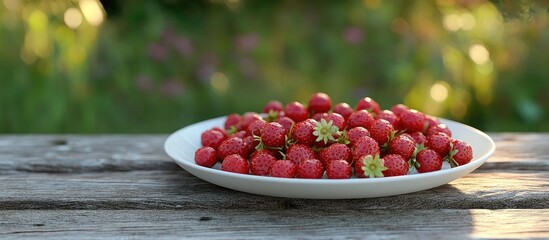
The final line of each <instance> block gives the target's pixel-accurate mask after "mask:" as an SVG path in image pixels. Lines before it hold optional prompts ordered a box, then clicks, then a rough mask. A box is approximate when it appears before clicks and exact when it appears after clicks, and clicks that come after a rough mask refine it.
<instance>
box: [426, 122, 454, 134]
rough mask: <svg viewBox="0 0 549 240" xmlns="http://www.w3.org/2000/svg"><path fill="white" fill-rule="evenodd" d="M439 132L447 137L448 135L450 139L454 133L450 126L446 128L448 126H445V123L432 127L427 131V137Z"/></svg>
mask: <svg viewBox="0 0 549 240" xmlns="http://www.w3.org/2000/svg"><path fill="white" fill-rule="evenodd" d="M437 132H442V133H445V134H446V135H448V137H452V132H451V131H450V129H449V128H448V126H446V124H444V123H440V124H437V125H434V126H430V127H429V128H428V129H427V136H430V135H433V134H435V133H437Z"/></svg>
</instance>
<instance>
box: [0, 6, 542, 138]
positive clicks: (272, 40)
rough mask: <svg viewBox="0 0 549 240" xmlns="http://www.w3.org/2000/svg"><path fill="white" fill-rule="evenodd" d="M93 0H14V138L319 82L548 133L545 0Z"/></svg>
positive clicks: (8, 41) (149, 118) (1, 90)
mask: <svg viewBox="0 0 549 240" xmlns="http://www.w3.org/2000/svg"><path fill="white" fill-rule="evenodd" d="M83 1H88V2H90V1H91V2H94V1H95V0H83ZM83 1H80V2H78V1H66V2H57V3H56V4H49V3H44V2H41V1H38V2H37V1H22V2H21V3H20V4H18V5H17V4H16V5H13V2H17V1H4V2H3V5H2V3H0V36H1V37H0V39H1V41H0V56H1V58H0V72H1V73H2V75H1V77H0V117H1V118H0V132H1V133H26V132H38V133H40V132H47V133H53V132H75V133H118V132H171V131H174V130H175V129H178V128H180V127H182V126H184V125H187V124H191V123H193V122H196V121H200V120H205V119H208V118H211V117H216V116H221V115H226V114H229V113H232V112H239V113H243V112H246V111H261V109H262V107H263V105H264V104H265V103H266V102H267V101H269V100H271V99H278V100H280V101H282V102H284V103H287V102H289V101H291V100H300V101H302V102H306V101H307V100H308V98H309V96H310V95H311V94H312V93H313V92H316V91H322V92H325V93H328V94H329V95H330V96H331V97H332V100H333V101H334V104H335V103H336V102H348V103H349V104H350V105H351V106H353V105H354V104H355V103H356V102H357V100H358V99H360V98H361V97H365V96H370V97H372V98H374V99H375V100H376V101H378V102H379V103H380V104H381V106H382V107H383V108H389V107H391V106H392V105H393V104H397V103H405V104H407V105H408V106H410V107H412V108H416V109H418V110H421V111H425V112H427V113H430V114H433V115H437V116H440V117H445V118H450V119H454V120H457V121H461V122H464V123H467V124H471V125H473V126H475V127H478V128H480V129H482V130H486V131H548V130H549V121H547V114H548V113H547V112H548V111H547V110H548V104H549V99H548V94H546V93H545V92H546V91H547V89H549V80H548V79H549V71H547V70H546V66H547V65H548V64H549V54H548V53H547V49H549V45H548V44H549V14H548V11H547V10H548V5H547V4H546V3H545V2H542V1H520V3H519V1H494V2H489V1H472V2H470V1H456V2H454V1H448V0H446V1H411V2H406V3H405V4H404V3H402V2H399V1H388V2H387V1H375V0H365V1H314V2H310V1H251V0H248V1H244V0H240V1H238V0H233V1H222V0H210V1H167V0H166V1H106V2H105V4H106V3H108V5H103V6H104V7H105V9H106V16H105V19H104V20H103V21H102V22H101V23H100V24H99V25H94V24H93V19H92V20H90V19H91V18H90V16H89V15H86V10H87V9H86V6H84V5H83V4H82V2H83ZM10 4H11V5H10ZM98 6H101V5H98ZM69 8H74V9H76V10H78V12H80V13H82V14H81V15H80V16H81V23H80V24H78V26H76V27H74V29H73V28H70V27H68V25H69V24H70V23H71V22H70V21H71V19H70V18H69V19H68V20H67V11H66V10H67V9H69ZM103 13H105V12H103ZM72 20H74V19H72ZM67 21H69V22H67ZM74 21H76V20H74ZM74 21H73V22H72V23H78V22H77V21H76V22H74ZM67 23H69V24H67Z"/></svg>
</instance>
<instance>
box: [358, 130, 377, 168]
mask: <svg viewBox="0 0 549 240" xmlns="http://www.w3.org/2000/svg"><path fill="white" fill-rule="evenodd" d="M379 153H380V152H379V145H378V144H377V142H376V140H374V139H373V138H371V137H368V136H363V137H361V138H359V139H358V140H357V141H356V142H355V144H353V150H352V155H353V160H354V161H355V162H356V161H358V160H360V159H361V158H362V157H364V156H366V155H375V154H379Z"/></svg>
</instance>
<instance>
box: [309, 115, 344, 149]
mask: <svg viewBox="0 0 549 240" xmlns="http://www.w3.org/2000/svg"><path fill="white" fill-rule="evenodd" d="M332 123H333V121H330V122H326V120H325V119H324V118H323V119H320V122H317V123H316V124H315V127H314V128H313V136H315V137H316V139H315V142H323V143H324V145H326V144H327V143H328V141H334V142H335V141H336V139H335V137H334V135H335V136H337V133H338V128H337V127H336V126H333V125H332Z"/></svg>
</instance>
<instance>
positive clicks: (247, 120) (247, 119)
mask: <svg viewBox="0 0 549 240" xmlns="http://www.w3.org/2000/svg"><path fill="white" fill-rule="evenodd" d="M259 119H261V120H263V118H261V116H260V115H259V114H257V113H255V112H247V113H244V115H243V116H242V126H241V130H244V131H247V130H248V127H249V126H250V124H252V122H254V121H255V120H259Z"/></svg>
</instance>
